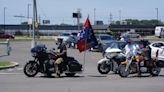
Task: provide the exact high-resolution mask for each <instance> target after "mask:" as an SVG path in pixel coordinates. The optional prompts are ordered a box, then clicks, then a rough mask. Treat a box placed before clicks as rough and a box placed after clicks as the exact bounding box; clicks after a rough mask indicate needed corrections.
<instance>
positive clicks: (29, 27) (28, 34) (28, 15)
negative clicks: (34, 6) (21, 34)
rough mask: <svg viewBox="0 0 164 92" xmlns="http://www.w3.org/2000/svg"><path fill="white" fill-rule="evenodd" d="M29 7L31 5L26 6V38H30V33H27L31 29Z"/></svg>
mask: <svg viewBox="0 0 164 92" xmlns="http://www.w3.org/2000/svg"><path fill="white" fill-rule="evenodd" d="M30 6H31V4H28V5H27V25H28V28H27V36H30V32H29V30H30V29H31V25H30V24H29V21H30V14H29V12H30V9H29V8H30Z"/></svg>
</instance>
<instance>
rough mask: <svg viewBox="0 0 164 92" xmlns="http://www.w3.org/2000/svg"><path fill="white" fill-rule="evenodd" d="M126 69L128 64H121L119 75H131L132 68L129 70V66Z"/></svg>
mask: <svg viewBox="0 0 164 92" xmlns="http://www.w3.org/2000/svg"><path fill="white" fill-rule="evenodd" d="M125 69H126V65H122V64H121V65H120V66H119V75H120V76H121V77H128V75H129V73H130V70H129V68H128V69H127V71H125Z"/></svg>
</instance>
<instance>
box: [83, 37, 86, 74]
mask: <svg viewBox="0 0 164 92" xmlns="http://www.w3.org/2000/svg"><path fill="white" fill-rule="evenodd" d="M84 48H85V51H84V62H83V71H84V70H85V61H86V48H87V40H86V41H85V47H84Z"/></svg>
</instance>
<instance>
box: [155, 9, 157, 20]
mask: <svg viewBox="0 0 164 92" xmlns="http://www.w3.org/2000/svg"><path fill="white" fill-rule="evenodd" d="M155 9H156V12H157V20H158V8H155Z"/></svg>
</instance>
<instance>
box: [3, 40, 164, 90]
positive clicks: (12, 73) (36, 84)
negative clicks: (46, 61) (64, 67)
mask: <svg viewBox="0 0 164 92" xmlns="http://www.w3.org/2000/svg"><path fill="white" fill-rule="evenodd" d="M39 43H43V44H45V45H46V46H47V48H48V49H51V48H56V45H55V43H54V42H53V41H42V42H39ZM11 45H12V52H11V55H10V56H6V57H1V58H0V59H1V60H7V61H13V62H18V63H19V66H18V67H16V68H12V69H7V70H1V71H0V91H1V92H47V91H48V92H52V91H53V92H163V91H164V69H162V71H161V73H160V75H159V76H157V77H151V76H149V74H144V75H143V77H138V76H137V75H136V74H133V75H130V76H129V77H128V78H121V77H120V76H119V75H117V74H114V73H112V72H110V73H109V74H106V75H101V74H99V72H98V71H97V62H98V60H100V59H101V58H102V54H101V53H99V52H89V51H87V52H86V53H85V58H84V53H79V51H78V50H76V49H68V55H69V56H73V57H74V58H75V59H77V60H78V61H79V62H80V63H82V64H83V65H84V71H83V73H81V74H77V75H76V76H75V77H66V76H65V75H64V74H62V77H61V78H54V77H52V78H47V77H44V76H43V75H42V74H40V73H39V74H37V75H36V77H34V78H28V77H26V76H25V75H24V73H23V66H24V65H25V63H26V62H27V61H28V60H31V59H33V58H32V57H31V54H30V49H31V42H30V41H14V42H11Z"/></svg>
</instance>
